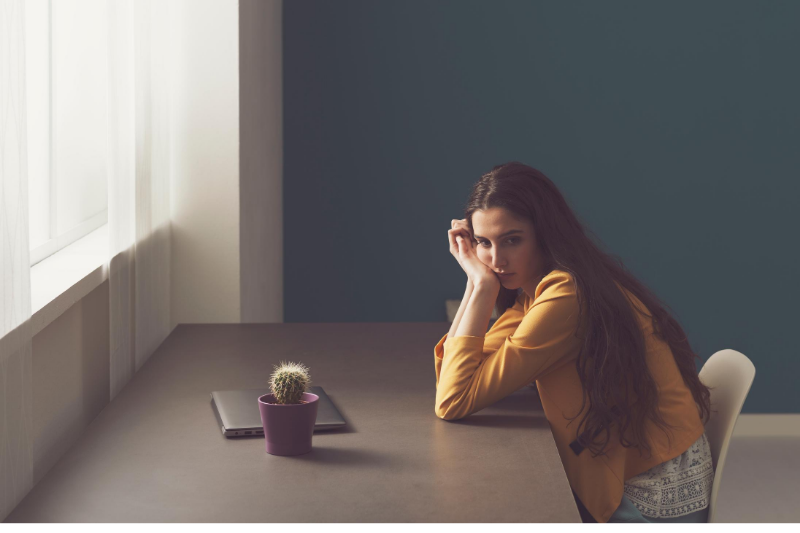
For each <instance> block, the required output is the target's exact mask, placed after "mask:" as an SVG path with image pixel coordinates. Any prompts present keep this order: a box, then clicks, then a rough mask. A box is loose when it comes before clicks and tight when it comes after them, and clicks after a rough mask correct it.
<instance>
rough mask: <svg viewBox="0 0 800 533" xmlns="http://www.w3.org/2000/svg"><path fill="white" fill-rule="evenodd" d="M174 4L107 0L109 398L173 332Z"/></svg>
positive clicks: (140, 0) (117, 392) (114, 394)
mask: <svg viewBox="0 0 800 533" xmlns="http://www.w3.org/2000/svg"><path fill="white" fill-rule="evenodd" d="M170 4H171V2H164V1H156V0H138V1H136V2H133V1H132V0H116V1H114V2H111V3H110V4H109V147H110V154H109V165H110V168H109V173H108V180H109V183H108V186H109V189H108V190H109V200H108V206H109V209H108V224H109V239H110V243H109V244H110V254H109V256H110V264H109V299H110V302H109V304H110V329H111V331H110V338H111V341H110V343H111V347H110V353H111V365H110V368H111V370H110V380H111V383H110V384H111V398H110V399H112V400H113V399H114V398H115V397H116V396H117V394H119V392H120V391H121V390H122V389H123V387H124V386H125V385H126V384H127V383H128V382H129V381H130V380H131V378H132V377H133V374H135V373H136V372H137V371H138V370H139V369H140V368H141V367H142V365H143V364H144V363H145V362H146V361H147V359H148V358H149V357H150V356H151V355H152V354H153V352H154V351H155V349H156V348H157V347H158V345H159V344H161V342H162V341H163V340H164V339H165V338H166V337H167V335H169V331H170V302H169V298H170V283H169V277H170V213H169V209H170V203H169V192H170V115H169V112H170V107H169V88H170V83H169V72H170V70H169V58H170V53H169V51H170V42H169V31H168V30H169V27H168V24H169V19H170V17H169V11H168V10H169V9H170Z"/></svg>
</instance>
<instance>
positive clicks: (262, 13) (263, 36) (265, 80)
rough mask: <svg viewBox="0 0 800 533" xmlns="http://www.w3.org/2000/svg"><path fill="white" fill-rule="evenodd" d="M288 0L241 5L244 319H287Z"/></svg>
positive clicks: (245, 0) (257, 0)
mask: <svg viewBox="0 0 800 533" xmlns="http://www.w3.org/2000/svg"><path fill="white" fill-rule="evenodd" d="M282 4H283V3H282V2H281V1H280V0H240V2H239V132H240V138H241V146H240V155H239V157H240V164H239V188H240V203H239V209H240V218H239V220H240V227H241V229H240V232H239V234H240V242H241V243H242V246H241V268H240V272H241V295H242V315H241V321H242V322H244V323H248V322H283V61H282V56H283V47H282V33H281V32H282V18H281V13H282Z"/></svg>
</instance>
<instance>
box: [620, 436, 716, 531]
mask: <svg viewBox="0 0 800 533" xmlns="http://www.w3.org/2000/svg"><path fill="white" fill-rule="evenodd" d="M713 484H714V466H713V462H712V460H711V448H710V447H709V446H708V439H706V434H705V433H703V434H702V435H701V436H700V438H699V439H697V441H695V443H694V444H692V445H691V446H689V449H688V450H686V451H685V452H684V453H682V454H681V455H679V456H678V457H675V458H674V459H670V460H669V461H666V462H664V463H661V464H660V465H656V466H654V467H653V468H651V469H650V470H647V471H646V472H642V473H641V474H639V475H638V476H634V477H632V478H631V479H628V480H627V481H625V487H624V493H625V495H626V496H627V497H628V499H629V500H631V502H633V505H635V506H636V508H637V509H639V512H640V513H642V515H644V516H647V517H650V518H675V517H678V516H685V515H688V514H690V513H694V512H696V511H699V510H701V509H705V508H706V507H708V504H709V502H710V501H711V487H712V485H713Z"/></svg>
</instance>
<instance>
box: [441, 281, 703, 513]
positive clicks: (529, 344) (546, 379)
mask: <svg viewBox="0 0 800 533" xmlns="http://www.w3.org/2000/svg"><path fill="white" fill-rule="evenodd" d="M620 288H621V287H620ZM624 293H625V294H626V295H627V296H628V299H629V300H630V301H631V302H632V303H633V306H634V308H635V309H636V310H637V311H639V312H638V313H637V312H634V315H635V316H636V318H637V320H638V322H639V326H640V327H641V328H642V331H643V333H644V336H645V351H646V354H645V357H646V359H647V363H648V368H649V370H650V373H651V375H652V376H653V379H654V380H655V381H656V385H657V387H658V389H659V410H660V413H661V416H662V418H663V419H664V421H666V423H667V424H671V425H673V426H675V429H674V430H672V435H671V437H672V439H671V442H670V441H669V440H668V438H667V436H666V435H665V433H664V432H663V431H662V430H661V428H659V427H658V426H656V425H655V424H654V423H653V422H652V421H651V420H649V419H648V420H647V421H646V423H645V434H646V435H647V437H648V444H650V447H651V452H652V455H651V456H649V457H648V456H642V455H641V454H640V453H639V451H638V450H637V449H636V448H632V447H631V448H625V447H623V446H622V445H621V444H620V442H619V431H618V429H617V427H616V425H612V427H611V428H610V440H609V442H608V444H607V446H606V449H605V453H604V454H603V455H598V456H597V457H595V458H592V455H591V452H590V451H589V450H588V449H586V450H584V449H583V447H581V446H580V445H578V444H577V442H576V439H577V426H578V424H579V422H580V420H581V418H582V417H583V415H584V413H585V412H586V411H588V409H589V398H588V395H586V393H585V391H583V387H582V385H581V382H580V378H579V377H578V372H577V370H576V368H575V361H576V360H577V357H578V352H579V351H580V348H581V342H582V341H581V340H580V339H578V338H577V337H576V336H575V328H576V326H577V325H578V321H579V317H578V313H579V307H578V300H577V287H576V285H575V282H574V280H573V279H572V276H571V274H569V273H568V272H564V271H560V270H554V271H552V272H550V273H549V274H548V275H546V276H545V277H544V278H543V279H542V280H541V281H540V282H539V285H538V286H537V287H536V291H535V294H534V297H533V299H531V298H530V297H529V296H528V295H527V294H525V293H522V294H520V295H519V296H518V297H517V300H516V302H515V304H514V305H513V306H512V307H510V308H509V309H507V310H506V311H505V312H504V313H503V314H502V315H501V316H500V318H498V319H497V321H496V322H495V323H494V324H493V325H492V327H491V328H490V330H489V331H488V332H487V333H486V336H485V337H474V336H469V335H462V336H459V337H453V338H447V334H445V336H444V337H442V339H441V340H440V341H439V342H438V343H437V344H436V346H435V348H434V368H435V371H436V405H435V412H436V416H438V417H439V418H442V419H444V420H455V419H458V418H463V417H465V416H468V415H470V414H472V413H475V412H477V411H480V410H481V409H483V408H484V407H487V406H489V405H491V404H493V403H495V402H496V401H498V400H500V399H502V398H505V397H506V396H508V395H510V394H512V393H513V392H515V391H517V390H519V389H521V388H522V387H524V386H525V385H527V384H529V383H531V382H533V381H535V382H536V387H537V389H538V391H539V397H540V399H541V402H542V407H543V409H544V413H545V416H546V417H547V420H548V422H549V423H550V428H551V430H552V431H553V438H554V440H555V443H556V447H557V448H558V452H559V455H560V457H561V462H562V464H563V465H564V469H565V471H566V474H567V479H568V480H569V483H570V486H571V487H572V490H574V491H575V493H576V494H577V495H578V497H579V498H580V499H581V502H583V504H584V505H585V506H586V509H587V510H588V511H589V512H590V513H591V514H592V516H593V517H594V518H595V520H597V521H598V522H601V523H602V522H608V519H609V518H610V517H611V515H612V514H613V513H614V511H615V510H616V509H617V507H618V506H619V504H620V502H621V501H622V494H623V486H624V481H625V480H626V479H629V478H632V477H633V476H636V475H637V474H640V473H642V472H645V471H646V470H649V469H650V468H652V467H653V466H655V465H658V464H661V463H663V462H665V461H668V460H670V459H672V458H674V457H677V456H678V455H680V454H682V453H683V452H684V451H685V450H686V449H687V448H689V446H691V445H692V443H694V442H695V441H696V440H697V439H698V438H699V437H700V436H701V435H702V434H703V433H704V427H703V424H702V421H701V419H700V414H699V410H698V407H697V404H695V402H694V398H693V397H692V394H691V391H690V390H689V388H688V387H687V386H686V384H685V382H684V381H683V377H682V376H681V374H680V370H679V369H678V367H677V365H676V363H675V359H674V357H673V355H672V351H671V350H670V348H669V345H668V344H667V343H665V342H663V341H661V340H660V339H658V338H657V337H655V336H654V334H653V324H652V318H651V317H650V314H649V313H648V312H647V309H646V308H645V307H644V305H642V303H641V302H640V301H639V299H638V298H636V297H635V296H633V295H632V294H631V293H630V292H628V291H624ZM584 330H585V321H584V322H582V323H581V331H580V333H581V334H582V333H583V332H584ZM584 397H585V399H586V406H585V408H584V411H581V412H579V409H580V407H581V402H582V401H583V399H584ZM578 414H579V415H580V416H578V417H577V418H576V419H575V420H572V421H571V422H570V421H569V420H567V419H566V417H567V416H568V417H574V416H576V415H578ZM602 435H604V433H603V434H601V437H602ZM628 438H629V439H630V437H628Z"/></svg>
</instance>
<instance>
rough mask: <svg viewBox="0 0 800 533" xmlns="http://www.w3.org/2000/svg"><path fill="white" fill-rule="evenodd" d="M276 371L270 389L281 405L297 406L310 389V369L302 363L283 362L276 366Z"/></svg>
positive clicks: (271, 379)
mask: <svg viewBox="0 0 800 533" xmlns="http://www.w3.org/2000/svg"><path fill="white" fill-rule="evenodd" d="M274 368H275V371H274V372H273V373H272V376H271V378H270V383H269V385H270V388H271V389H272V394H273V395H274V396H275V401H276V402H277V403H279V404H293V403H294V404H297V403H300V399H301V398H302V397H303V393H304V392H306V390H307V389H308V385H309V384H310V383H311V378H310V377H309V374H308V368H306V367H305V366H304V365H303V364H302V363H285V362H283V361H282V362H281V364H280V366H275V367H274Z"/></svg>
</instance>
